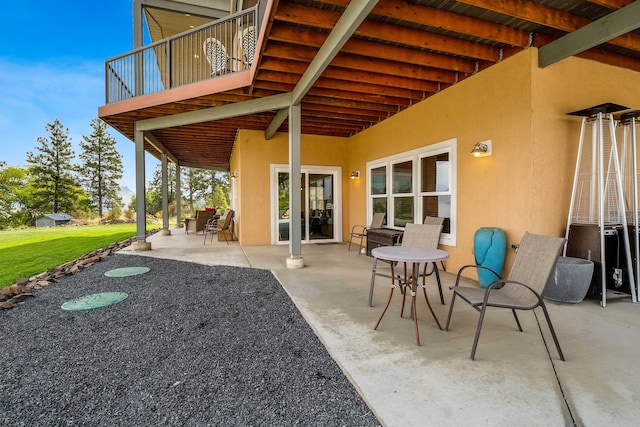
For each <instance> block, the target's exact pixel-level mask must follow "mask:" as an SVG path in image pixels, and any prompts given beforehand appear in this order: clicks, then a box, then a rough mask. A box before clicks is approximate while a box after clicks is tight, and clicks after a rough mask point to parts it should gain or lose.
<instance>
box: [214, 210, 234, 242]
mask: <svg viewBox="0 0 640 427" xmlns="http://www.w3.org/2000/svg"><path fill="white" fill-rule="evenodd" d="M234 216H235V212H234V211H233V210H232V209H229V210H228V211H227V212H226V213H225V215H224V216H222V217H220V219H219V220H218V222H217V226H218V228H217V230H216V232H217V233H222V236H223V237H224V240H225V242H227V245H228V244H229V237H228V235H230V236H231V240H235V236H234V234H233V217H234ZM212 238H213V237H212ZM218 240H220V239H218Z"/></svg>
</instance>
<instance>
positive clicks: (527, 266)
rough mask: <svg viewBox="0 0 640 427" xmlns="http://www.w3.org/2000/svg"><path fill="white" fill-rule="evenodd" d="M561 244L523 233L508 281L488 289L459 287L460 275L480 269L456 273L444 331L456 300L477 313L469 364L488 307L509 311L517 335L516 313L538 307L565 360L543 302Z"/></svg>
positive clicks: (562, 243)
mask: <svg viewBox="0 0 640 427" xmlns="http://www.w3.org/2000/svg"><path fill="white" fill-rule="evenodd" d="M564 244H565V239H563V238H560V237H549V236H540V235H537V234H531V233H525V235H524V237H523V238H522V241H521V242H520V246H519V248H518V252H517V253H516V258H515V260H514V262H513V266H512V267H511V272H510V273H509V277H508V279H498V280H496V281H494V282H492V283H491V284H490V285H489V286H488V287H487V288H480V287H471V286H460V285H459V283H460V277H461V273H462V272H463V271H464V270H466V269H467V268H484V267H482V266H481V265H475V264H473V265H465V266H463V267H462V268H461V269H460V270H459V271H458V275H457V277H456V282H455V286H453V287H452V288H451V290H452V291H453V296H452V297H451V305H450V307H449V315H448V316H447V323H446V326H445V328H444V329H445V330H447V331H448V330H449V325H450V323H451V315H452V313H453V304H454V302H455V300H456V298H457V297H460V298H462V299H463V300H464V301H466V302H467V303H468V304H470V305H471V307H473V308H474V309H476V310H477V311H479V312H480V318H479V320H478V326H477V327H476V335H475V338H474V340H473V346H472V348H471V360H474V359H475V355H476V348H477V346H478V340H479V338H480V331H481V330H482V324H483V321H484V316H485V313H486V311H487V308H488V307H496V308H506V309H509V310H511V311H512V312H513V316H514V318H515V320H516V324H517V326H518V329H519V330H520V332H522V326H521V325H520V320H519V319H518V315H517V314H516V310H535V309H536V308H538V307H541V308H542V312H543V313H544V317H545V319H546V321H547V325H548V326H549V330H550V331H551V336H552V337H553V341H554V343H555V345H556V349H557V350H558V354H559V355H560V359H561V360H564V355H563V354H562V350H561V349H560V343H559V342H558V337H557V336H556V333H555V331H554V329H553V325H552V324H551V318H550V317H549V313H548V311H547V307H546V306H545V304H544V301H543V299H542V295H543V292H544V288H545V285H546V284H547V280H548V279H549V276H550V275H551V273H552V272H553V271H554V269H555V265H556V262H557V260H558V256H559V255H560V251H561V250H562V248H563V246H564ZM534 314H535V311H534ZM536 318H537V316H536ZM540 334H542V329H540ZM543 340H544V336H543Z"/></svg>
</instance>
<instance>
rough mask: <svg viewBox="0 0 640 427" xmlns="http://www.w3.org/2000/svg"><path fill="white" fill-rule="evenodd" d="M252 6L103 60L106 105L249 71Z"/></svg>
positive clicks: (253, 39)
mask: <svg viewBox="0 0 640 427" xmlns="http://www.w3.org/2000/svg"><path fill="white" fill-rule="evenodd" d="M257 10H258V9H257V6H256V7H252V8H250V9H247V10H244V11H242V12H238V13H235V14H233V15H229V16H228V17H226V18H223V19H219V20H217V21H215V22H212V23H211V24H207V25H203V26H201V27H198V28H194V29H193V30H190V31H187V32H184V33H181V34H179V35H176V36H173V37H170V38H167V39H164V40H161V41H159V42H156V43H153V44H150V45H148V46H142V47H140V48H137V49H135V50H133V51H131V52H128V53H125V54H123V55H119V56H116V57H114V58H111V59H108V60H107V61H106V63H105V75H106V79H105V80H106V103H107V104H109V103H112V102H117V101H122V100H125V99H131V98H133V97H136V96H141V95H148V94H150V93H156V92H161V91H163V90H167V89H171V88H175V87H178V86H183V85H186V84H190V83H196V82H200V81H203V80H207V79H211V78H214V77H216V76H221V75H225V74H229V73H234V72H238V71H243V70H247V69H249V67H250V66H251V63H252V62H253V57H254V53H255V48H256V42H257V37H258V28H259V26H258V19H257V17H258V15H257Z"/></svg>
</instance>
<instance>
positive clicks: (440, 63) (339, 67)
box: [103, 0, 640, 170]
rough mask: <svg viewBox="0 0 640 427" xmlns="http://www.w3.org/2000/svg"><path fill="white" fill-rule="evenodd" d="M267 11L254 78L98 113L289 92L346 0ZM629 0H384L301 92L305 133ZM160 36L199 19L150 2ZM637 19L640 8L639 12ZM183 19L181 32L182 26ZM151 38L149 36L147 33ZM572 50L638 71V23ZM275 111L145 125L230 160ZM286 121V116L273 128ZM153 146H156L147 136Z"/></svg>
mask: <svg viewBox="0 0 640 427" xmlns="http://www.w3.org/2000/svg"><path fill="white" fill-rule="evenodd" d="M276 3H277V5H276V7H275V8H274V10H273V13H272V15H271V16H269V17H266V18H265V21H266V22H265V24H264V25H266V31H267V35H266V37H265V40H266V42H265V43H263V45H262V46H261V47H260V49H261V54H260V55H259V56H258V57H257V58H258V61H259V62H258V71H257V74H256V78H255V80H254V82H253V85H252V86H250V87H246V88H243V89H238V90H233V91H227V92H223V93H217V94H216V93H212V94H206V95H205V96H200V97H197V98H192V99H187V100H183V101H180V102H175V103H169V104H165V105H159V106H154V107H149V108H144V109H140V110H137V111H132V112H125V113H120V114H116V115H112V116H107V117H103V119H105V121H107V122H108V123H109V124H111V125H112V126H113V127H115V128H116V129H117V130H119V131H120V132H121V133H123V134H124V135H126V136H127V137H129V138H130V139H132V140H133V124H134V121H135V120H142V119H149V118H154V117H160V116H166V115H171V114H176V113H183V112H188V111H194V110H199V109H203V108H208V107H214V106H219V105H224V104H228V103H235V102H240V101H243V100H249V99H255V98H260V97H267V96H271V95H276V94H281V93H286V92H291V91H292V90H293V89H294V88H295V86H296V84H298V82H299V81H300V78H301V76H302V75H303V73H304V72H305V71H306V70H307V68H308V67H309V64H310V63H311V61H312V60H313V59H314V57H315V56H316V54H317V53H318V50H319V48H320V47H321V46H322V44H323V43H324V41H325V40H326V38H327V36H328V34H329V32H330V31H331V30H332V29H333V28H334V26H335V24H336V22H337V21H338V19H339V18H340V16H341V14H342V12H343V11H344V9H345V7H347V6H348V4H349V0H320V1H311V0H279V1H276ZM630 3H632V1H631V0H592V1H581V0H564V1H561V2H560V1H557V0H511V1H502V0H460V1H453V0H413V1H406V0H405V1H402V0H380V1H379V2H378V4H377V5H376V6H375V8H374V9H373V10H372V12H371V13H370V14H369V16H368V18H367V19H366V20H365V21H364V22H363V23H362V25H360V26H359V27H358V29H357V30H356V32H355V34H354V35H353V36H352V37H351V38H350V39H349V40H348V41H347V43H346V44H345V45H344V47H343V48H342V50H341V51H340V53H338V55H337V56H336V57H335V58H334V59H333V60H332V61H331V63H330V64H329V66H328V67H327V68H326V69H325V70H324V72H323V73H322V74H321V76H320V78H319V79H318V80H317V81H316V82H315V83H314V85H313V86H312V87H311V88H310V90H309V91H308V92H307V94H306V96H305V97H304V99H303V101H302V104H301V105H302V132H303V133H307V134H316V135H332V136H342V137H349V136H352V135H354V134H356V133H358V132H360V131H362V130H363V129H366V128H368V127H370V126H373V125H375V124H376V123H378V122H380V121H381V120H384V119H386V118H388V117H390V116H392V115H394V114H396V113H398V112H400V111H402V110H404V109H406V108H407V107H409V106H411V105H413V104H415V103H417V102H420V101H422V100H423V99H425V98H428V97H429V96H431V95H433V94H435V93H437V92H440V91H444V90H446V88H448V87H450V86H451V85H454V84H456V83H458V82H460V81H462V80H464V79H466V78H468V77H469V76H471V75H473V74H475V73H478V72H482V70H484V69H486V68H488V67H490V66H491V65H493V64H495V63H497V62H500V61H502V60H504V59H505V58H508V57H509V56H512V55H514V54H515V53H517V52H520V51H522V50H523V49H526V48H528V47H531V46H535V47H542V46H545V45H547V44H549V43H550V42H552V41H554V40H556V39H558V38H560V37H562V36H564V35H565V34H567V33H570V32H572V31H575V30H577V29H579V28H581V27H584V26H585V25H587V24H590V23H591V22H593V21H596V20H598V19H600V18H602V17H604V16H606V15H608V14H610V13H612V12H613V11H615V10H617V9H620V8H622V7H624V6H626V5H628V4H630ZM152 13H153V14H154V15H153V16H155V17H156V19H154V24H153V27H154V29H153V31H154V33H155V34H162V35H163V37H168V36H171V35H173V34H172V33H177V32H181V31H187V30H189V26H190V25H199V24H201V22H202V19H203V18H199V17H192V18H193V20H194V22H192V23H189V19H185V18H186V17H184V14H182V17H181V18H180V20H179V21H178V20H176V19H171V13H169V12H166V11H162V12H160V11H152ZM638 19H639V20H640V17H639V18H638ZM178 22H180V23H181V24H180V25H183V26H186V28H184V29H182V28H181V26H180V25H176V23H178ZM154 41H156V40H154ZM577 56H580V57H583V58H588V59H592V60H597V61H601V62H605V63H608V64H611V65H615V66H619V67H625V68H629V69H632V70H634V71H637V72H640V31H638V30H634V31H631V32H629V33H626V34H624V35H622V36H619V37H616V38H614V39H612V40H610V41H609V42H608V43H605V44H602V45H600V46H597V47H596V48H592V49H590V50H587V51H585V52H582V53H579V54H578V55H577ZM276 113H277V111H269V112H261V113H259V114H252V115H247V116H243V117H235V118H229V119H223V120H218V121H215V122H207V123H199V124H191V125H186V126H179V127H174V128H169V129H162V130H155V131H152V134H153V136H154V137H155V139H156V140H157V141H158V142H160V144H162V146H164V147H165V148H166V149H167V150H168V151H169V154H170V155H171V156H172V157H173V158H175V159H178V160H179V161H180V162H182V163H184V164H187V165H200V166H203V167H212V168H219V169H223V170H224V169H227V168H228V167H229V158H230V156H231V151H232V148H233V144H234V141H235V137H236V134H237V131H238V129H253V130H261V131H265V130H266V129H267V127H268V126H269V124H270V123H272V121H273V118H274V117H275V115H276ZM279 130H281V131H283V132H286V130H287V123H286V121H285V122H284V123H283V124H282V126H280V129H279ZM146 148H147V149H148V150H149V151H150V152H151V153H152V154H154V155H156V156H158V155H159V153H158V151H157V149H156V148H154V147H153V146H152V145H151V144H150V145H148V146H147V147H146Z"/></svg>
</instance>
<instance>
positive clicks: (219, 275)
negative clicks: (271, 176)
mask: <svg viewBox="0 0 640 427" xmlns="http://www.w3.org/2000/svg"><path fill="white" fill-rule="evenodd" d="M130 266H147V267H150V268H151V271H150V272H148V273H146V274H143V275H139V276H132V277H123V278H112V277H106V276H105V275H104V273H105V272H106V271H108V270H112V269H115V268H120V267H130ZM100 292H126V293H127V294H128V295H129V296H128V298H127V299H125V300H124V301H122V302H120V303H117V304H114V305H111V306H109V307H105V308H100V309H94V310H87V311H78V312H70V311H64V310H62V309H61V307H60V306H61V305H62V304H63V303H64V302H66V301H68V300H71V299H74V298H78V297H82V296H85V295H89V294H93V293H100ZM0 343H1V344H0V363H1V366H2V367H3V369H2V371H3V372H2V374H0V375H1V376H0V425H7V426H30V427H31V426H63V425H69V426H209V425H211V426H243V425H252V426H281V425H283V426H284V425H305V426H306V425H321V426H368V425H379V423H378V421H377V420H376V418H375V416H374V415H373V414H372V413H371V411H370V410H369V408H368V407H367V405H366V404H365V403H364V401H363V400H362V399H361V397H360V396H359V395H358V393H357V392H356V390H355V389H354V387H353V386H352V384H351V383H350V382H349V380H348V379H347V378H346V377H345V376H344V374H343V373H342V371H341V370H340V369H339V367H338V366H337V365H336V363H335V362H334V361H333V359H332V358H331V357H330V356H329V354H328V353H327V351H326V350H325V348H324V347H323V346H322V344H321V343H320V341H319V340H318V338H317V337H316V336H315V334H314V333H313V331H312V330H311V328H310V327H309V326H308V325H307V323H306V322H305V320H304V319H303V317H302V315H301V314H300V312H299V311H298V310H297V308H296V307H295V305H294V304H293V303H292V301H291V299H290V298H289V297H288V295H287V294H286V293H285V292H284V290H283V289H282V287H281V285H280V284H279V283H278V281H277V280H276V279H275V278H274V277H273V275H272V274H271V273H270V272H269V271H267V270H259V269H249V268H238V267H226V266H204V265H199V264H192V263H186V262H180V261H171V260H164V259H156V258H148V257H141V256H136V257H132V256H127V255H118V254H116V255H113V256H110V257H108V258H107V259H105V260H104V261H102V262H100V263H97V264H95V265H94V266H92V267H90V268H88V269H86V270H83V271H81V272H79V273H77V274H75V275H73V276H69V277H66V278H64V279H62V280H61V281H60V282H59V283H56V284H53V285H51V286H49V287H47V288H45V289H43V290H40V291H35V298H32V299H29V300H28V301H27V302H26V303H24V304H23V305H21V306H19V307H17V308H14V309H12V310H6V311H3V312H0Z"/></svg>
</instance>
